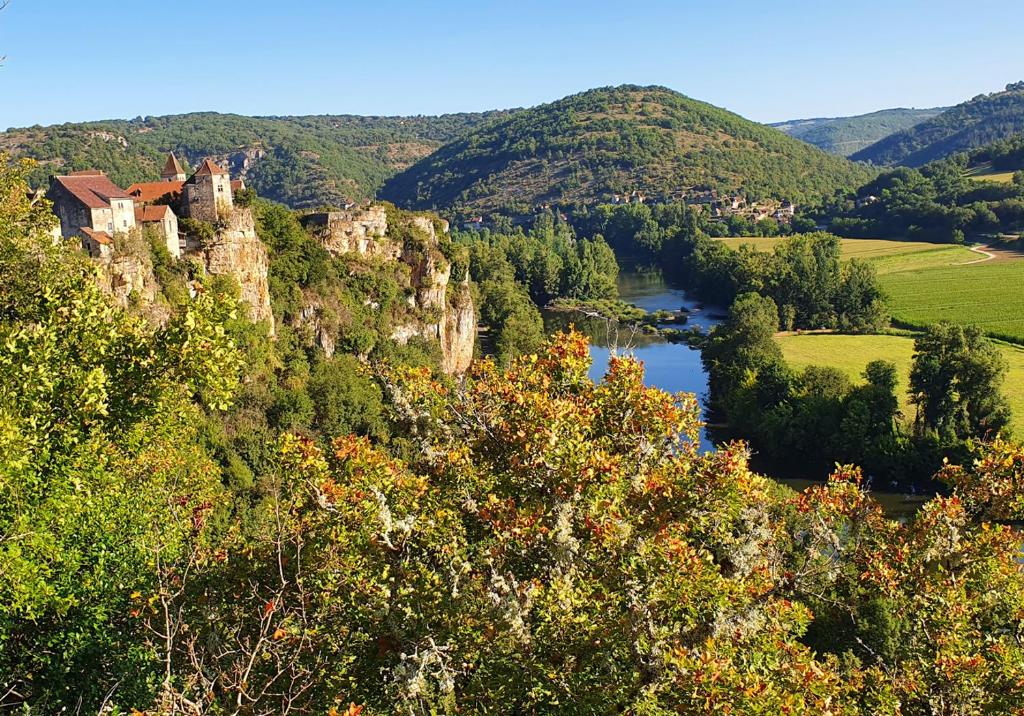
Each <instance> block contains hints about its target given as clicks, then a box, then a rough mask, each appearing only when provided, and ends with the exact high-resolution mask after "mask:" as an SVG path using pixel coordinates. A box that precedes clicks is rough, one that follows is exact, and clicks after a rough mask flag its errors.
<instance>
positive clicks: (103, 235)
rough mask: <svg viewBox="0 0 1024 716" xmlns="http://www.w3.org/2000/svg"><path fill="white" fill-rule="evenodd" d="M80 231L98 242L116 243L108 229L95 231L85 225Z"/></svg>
mask: <svg viewBox="0 0 1024 716" xmlns="http://www.w3.org/2000/svg"><path fill="white" fill-rule="evenodd" d="M79 231H81V232H82V233H83V234H85V235H86V236H88V237H89V238H90V239H92V240H93V241H95V242H96V243H97V244H105V245H108V244H112V243H114V240H113V239H112V238H110V234H108V233H107V232H106V231H93V230H92V229H90V228H89V227H88V226H83V227H82V228H81V229H79Z"/></svg>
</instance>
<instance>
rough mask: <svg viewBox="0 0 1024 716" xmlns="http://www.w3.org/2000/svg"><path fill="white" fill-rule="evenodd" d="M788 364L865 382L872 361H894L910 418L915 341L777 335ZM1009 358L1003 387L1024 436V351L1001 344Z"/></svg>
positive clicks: (1017, 428)
mask: <svg viewBox="0 0 1024 716" xmlns="http://www.w3.org/2000/svg"><path fill="white" fill-rule="evenodd" d="M776 340H777V341H778V343H779V346H780V347H781V348H782V353H783V355H785V357H786V361H787V362H788V363H789V364H790V365H791V366H793V367H794V368H803V367H804V366H808V365H828V366H832V367H834V368H838V369H839V370H841V371H843V372H844V373H846V374H847V375H848V376H850V379H851V380H853V381H854V382H858V383H859V382H863V378H862V377H861V373H863V372H864V368H865V367H866V366H867V364H868V363H870V362H871V361H873V360H877V359H879V358H881V359H884V360H889V361H892V362H893V363H895V364H896V366H897V368H898V370H899V378H900V390H901V391H902V393H903V395H902V396H901V397H902V399H901V404H902V406H903V413H904V415H905V416H907V417H908V418H909V417H910V416H911V415H912V409H913V406H911V405H910V404H909V402H908V398H907V395H906V390H907V387H908V386H909V384H910V365H911V362H912V358H913V354H914V339H913V338H907V337H904V336H849V335H833V334H804V335H784V336H778V337H777V338H776ZM999 348H1000V350H1002V352H1003V355H1004V356H1006V360H1007V363H1008V364H1009V366H1010V371H1009V373H1008V374H1007V376H1006V382H1005V383H1004V384H1003V392H1004V393H1006V396H1007V398H1008V399H1009V401H1010V407H1011V408H1012V409H1013V431H1014V433H1015V434H1016V435H1018V436H1024V349H1021V348H1016V347H1013V346H1008V345H1005V344H999Z"/></svg>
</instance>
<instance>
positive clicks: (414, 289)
mask: <svg viewBox="0 0 1024 716" xmlns="http://www.w3.org/2000/svg"><path fill="white" fill-rule="evenodd" d="M388 221H389V220H388V213H387V210H386V209H385V207H383V206H380V205H371V206H366V207H360V208H357V209H352V210H346V211H332V212H325V213H319V214H310V215H308V216H305V217H303V219H302V223H303V225H304V226H305V227H306V229H307V230H308V231H309V232H310V234H311V235H312V236H313V237H314V238H315V239H317V240H318V241H319V242H320V244H321V245H322V246H323V247H324V248H325V249H326V250H327V251H328V252H329V253H330V254H331V255H333V256H341V255H345V254H358V255H360V256H365V257H373V258H379V259H383V260H385V261H391V262H396V263H399V262H400V263H402V264H404V265H405V266H406V267H408V271H407V274H408V279H407V281H408V285H407V286H406V288H408V289H409V307H410V308H411V309H413V312H414V313H415V314H416V315H417V316H419V318H416V319H410V320H407V321H402V322H400V323H398V324H397V325H395V326H394V329H393V331H392V334H391V339H392V340H394V341H397V342H398V343H400V344H403V345H404V344H405V343H408V342H409V340H410V339H412V338H414V337H420V338H423V339H426V340H429V341H436V342H437V343H438V344H439V345H440V347H441V368H442V370H444V371H445V372H446V373H449V374H459V373H464V372H465V371H466V370H467V369H468V368H469V366H470V363H472V361H473V348H474V345H475V344H476V328H477V325H476V309H475V307H474V305H473V300H472V297H471V295H470V291H469V285H468V280H462V281H459V282H455V283H453V282H452V265H451V263H450V262H449V261H448V259H447V258H445V255H444V253H443V252H442V250H441V241H442V237H440V236H438V228H439V227H440V229H441V231H442V232H443V231H445V230H446V229H447V224H446V223H445V222H441V221H435V220H434V219H432V218H431V217H428V216H412V217H408V219H407V222H408V225H405V226H401V227H395V226H389V223H388ZM396 235H402V236H403V237H404V238H403V239H402V240H398V239H397V238H396Z"/></svg>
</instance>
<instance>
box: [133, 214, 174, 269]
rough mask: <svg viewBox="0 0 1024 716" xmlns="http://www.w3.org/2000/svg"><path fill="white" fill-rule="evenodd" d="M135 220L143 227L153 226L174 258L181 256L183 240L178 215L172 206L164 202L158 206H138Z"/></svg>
mask: <svg viewBox="0 0 1024 716" xmlns="http://www.w3.org/2000/svg"><path fill="white" fill-rule="evenodd" d="M135 221H136V223H138V224H140V225H142V227H143V228H147V227H151V228H152V229H153V230H154V231H156V233H157V235H158V236H159V237H160V238H161V239H162V240H163V242H164V244H165V245H166V246H167V250H168V251H169V252H170V253H171V256H173V257H174V258H180V257H181V240H180V238H179V236H178V217H177V216H176V215H175V213H174V212H173V211H171V207H169V206H166V205H164V204H160V205H156V206H136V207H135Z"/></svg>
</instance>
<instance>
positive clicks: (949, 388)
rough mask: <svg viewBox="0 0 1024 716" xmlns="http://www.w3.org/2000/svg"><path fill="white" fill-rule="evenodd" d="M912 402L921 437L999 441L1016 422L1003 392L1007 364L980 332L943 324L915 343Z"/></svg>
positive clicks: (935, 326) (911, 386) (933, 327)
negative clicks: (931, 433) (925, 434)
mask: <svg viewBox="0 0 1024 716" xmlns="http://www.w3.org/2000/svg"><path fill="white" fill-rule="evenodd" d="M914 351H915V352H914V364H913V367H912V369H911V373H910V391H911V402H912V403H914V404H915V405H917V407H918V413H917V417H916V418H915V425H916V427H917V429H918V431H919V432H926V431H934V432H935V433H936V434H938V435H939V437H940V438H942V439H945V440H949V439H957V440H966V439H968V438H977V437H986V436H989V435H996V434H998V433H999V431H1000V430H1002V429H1004V428H1005V427H1006V426H1007V425H1008V424H1009V420H1010V409H1009V406H1008V404H1007V402H1006V398H1005V397H1004V396H1003V395H1002V393H1001V392H1000V389H1001V386H1002V382H1003V378H1004V377H1005V375H1006V370H1007V367H1006V361H1005V359H1004V358H1003V357H1002V354H1001V353H1000V352H999V350H998V349H997V348H996V347H995V346H994V345H992V343H990V342H988V341H987V340H986V339H985V338H984V335H983V333H982V332H981V329H980V328H978V327H977V326H966V327H964V326H959V325H954V324H951V323H947V322H940V323H937V324H934V325H932V326H929V327H928V329H927V330H926V331H925V332H924V334H922V335H921V336H920V337H918V338H917V339H916V340H915V341H914Z"/></svg>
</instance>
